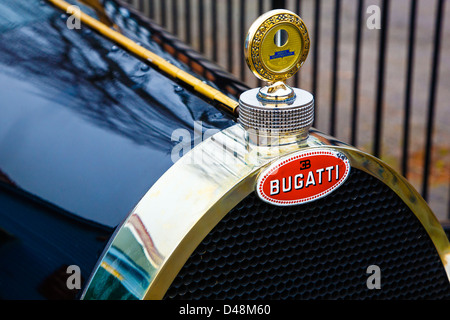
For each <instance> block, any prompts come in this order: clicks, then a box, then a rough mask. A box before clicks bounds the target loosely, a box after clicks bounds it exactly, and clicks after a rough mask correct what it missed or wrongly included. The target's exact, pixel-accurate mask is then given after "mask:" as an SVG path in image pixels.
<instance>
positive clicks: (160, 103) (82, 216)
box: [0, 0, 234, 299]
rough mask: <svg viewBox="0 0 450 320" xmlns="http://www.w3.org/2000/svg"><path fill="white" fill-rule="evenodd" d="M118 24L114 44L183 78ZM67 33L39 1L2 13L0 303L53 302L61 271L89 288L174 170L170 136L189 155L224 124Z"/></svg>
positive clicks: (121, 17) (21, 2)
mask: <svg viewBox="0 0 450 320" xmlns="http://www.w3.org/2000/svg"><path fill="white" fill-rule="evenodd" d="M73 3H75V4H77V5H79V6H80V7H81V8H82V10H83V11H85V12H87V13H89V14H91V15H93V16H95V12H94V11H92V10H91V9H90V8H88V7H85V6H83V4H81V3H77V2H73ZM110 5H113V2H111V3H110ZM116 9H117V8H116ZM117 12H118V13H116V14H115V16H114V17H113V19H114V21H115V23H117V25H118V26H119V27H120V29H121V31H122V32H123V33H125V34H126V35H128V36H130V37H132V38H133V39H134V40H135V41H139V42H140V43H141V44H142V45H143V46H145V47H147V48H148V49H150V50H152V51H153V52H155V53H156V54H159V55H161V56H163V57H164V58H165V59H167V60H169V61H170V62H171V63H173V64H175V65H177V66H178V67H180V68H182V69H184V70H186V71H188V72H191V71H190V70H189V68H188V67H187V66H185V65H183V64H182V63H180V62H178V61H176V60H175V59H174V58H173V57H172V56H170V55H169V54H168V53H166V52H164V51H163V50H162V49H161V48H160V46H159V45H158V44H157V43H155V42H153V41H152V40H151V33H150V31H148V30H147V29H146V28H145V26H141V25H140V24H139V23H140V22H139V21H138V20H136V19H131V18H130V16H129V14H128V11H127V10H126V9H120V10H119V9H117ZM66 21H67V15H65V14H64V13H62V12H60V11H59V10H57V9H56V8H54V7H52V6H51V5H50V4H49V3H47V2H45V1H29V0H3V1H2V2H0V275H1V276H0V298H14V299H15V298H19V299H21V298H33V299H34V298H63V297H64V294H62V293H61V292H62V291H58V290H62V289H61V288H63V289H64V288H65V280H64V279H65V278H64V277H67V274H66V273H65V270H66V269H65V268H66V266H68V265H78V266H79V267H80V268H81V271H82V275H83V277H84V279H87V278H88V277H89V275H90V272H91V270H92V268H93V267H94V265H95V263H96V261H97V259H98V257H99V255H100V253H101V251H102V250H103V248H104V246H105V245H106V242H107V240H108V238H109V237H110V236H111V234H112V232H113V231H114V228H115V227H117V226H118V225H120V223H121V222H122V221H123V220H124V219H125V218H126V217H127V215H128V213H129V212H130V211H131V210H132V209H133V208H134V206H135V205H136V204H137V203H138V202H139V200H140V199H141V197H142V196H143V195H144V194H145V193H146V192H147V191H148V189H149V188H150V187H151V186H152V185H153V184H154V183H155V181H156V180H157V179H158V178H159V177H160V176H161V175H162V174H163V173H164V172H165V171H166V170H167V169H168V168H169V167H170V166H171V165H172V164H173V163H174V159H173V157H172V150H173V147H174V146H175V145H176V144H178V143H180V141H179V140H178V137H177V136H175V139H173V137H172V135H173V133H174V132H176V130H177V129H179V130H184V131H183V132H187V133H188V136H189V137H190V141H183V142H184V143H186V142H187V143H188V144H189V143H191V144H192V145H194V144H195V143H197V142H199V141H195V140H196V138H201V133H202V132H204V131H206V130H208V129H217V130H219V129H222V128H225V127H228V126H230V125H231V124H233V123H234V122H233V121H232V119H231V118H229V117H227V116H225V115H223V114H222V113H221V112H219V111H218V110H217V109H215V108H214V107H212V106H211V105H209V104H208V103H207V102H205V101H203V100H202V99H200V98H199V97H197V96H196V95H194V94H193V93H191V92H189V91H188V90H187V89H184V88H182V87H180V86H179V85H178V84H177V83H175V82H174V81H173V80H171V79H169V78H168V77H166V76H164V75H162V74H161V73H159V72H157V71H156V70H153V69H152V68H150V67H149V66H147V65H145V64H144V63H143V62H142V61H140V60H138V59H137V58H136V57H134V56H131V55H130V54H128V53H127V52H126V51H125V50H123V49H121V48H119V47H116V46H115V44H114V43H112V42H110V41H108V40H107V39H105V38H103V37H102V36H100V35H98V34H96V33H95V32H93V31H91V30H90V29H88V28H87V27H84V26H82V28H81V29H80V30H76V29H69V28H68V27H67V25H66ZM194 127H196V128H201V129H199V130H200V131H201V132H197V133H194ZM61 279H62V280H61ZM65 289H67V288H65ZM72 297H73V296H72Z"/></svg>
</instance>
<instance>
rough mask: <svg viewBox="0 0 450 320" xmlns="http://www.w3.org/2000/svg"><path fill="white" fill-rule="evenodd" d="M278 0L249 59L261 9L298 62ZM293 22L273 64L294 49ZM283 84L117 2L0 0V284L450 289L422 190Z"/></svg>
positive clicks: (6, 295)
mask: <svg viewBox="0 0 450 320" xmlns="http://www.w3.org/2000/svg"><path fill="white" fill-rule="evenodd" d="M73 4H75V5H76V7H73V6H72V5H73ZM78 9H79V10H78ZM268 14H269V15H265V16H263V17H262V18H260V19H259V20H257V21H256V22H255V23H256V25H255V28H256V29H253V30H250V33H249V34H251V35H252V37H251V39H247V40H248V42H247V47H246V50H247V52H248V57H249V58H248V59H249V60H251V61H249V63H250V65H252V63H255V61H254V60H252V59H256V58H255V57H253V56H252V52H253V53H255V52H256V51H252V52H250V51H251V50H256V49H255V48H256V47H253V45H256V44H257V43H258V41H261V43H262V42H264V41H265V40H264V39H265V38H261V39H262V40H261V39H259V40H258V37H261V34H259V33H258V32H259V31H261V30H262V29H260V28H261V26H264V24H265V23H269V22H270V23H274V25H275V24H276V23H275V22H277V23H278V22H280V23H282V25H283V26H284V27H283V28H286V29H287V30H288V31H289V32H292V33H290V36H291V37H298V39H300V40H298V41H300V42H299V43H301V45H302V52H303V53H302V54H301V55H300V57H299V58H298V59H305V58H306V55H307V50H308V48H309V42H308V41H309V38H308V36H307V32H306V31H305V30H306V29H304V25H303V23H302V21H301V19H300V20H299V19H298V17H297V16H296V15H294V14H291V13H289V12H287V11H275V12H269V13H268ZM270 19H272V20H270ZM268 21H269V22H268ZM274 21H275V22H274ZM77 23H80V24H79V25H78V26H77ZM283 23H284V24H283ZM267 26H268V27H267ZM266 27H267V28H266V29H264V31H261V32H263V35H264V34H265V33H264V32H272V31H273V32H275V31H276V30H275V31H274V30H272V29H271V28H272V27H273V26H272V25H270V24H269V25H266ZM277 28H279V26H278V27H277ZM291 29H292V30H291ZM297 31H298V32H299V33H295V32H297ZM279 35H280V34H279ZM270 37H273V36H270ZM270 37H268V38H270ZM284 38H285V37H283V34H281V36H278V38H277V39H278V40H277V41H279V42H277V41H275V45H274V44H272V45H271V46H270V48H269V49H267V50H269V51H270V50H272V51H270V57H271V58H270V61H269V60H267V61H269V62H267V61H266V62H265V63H266V64H267V65H269V67H270V63H272V62H273V61H272V60H275V59H278V58H280V59H281V58H285V57H290V56H295V55H296V54H298V53H294V51H296V50H297V49H295V50H290V49H286V50H284V49H283V50H281V49H277V47H279V48H282V47H283V46H284V43H286V41H287V40H286V39H284ZM263 40H264V41H263ZM296 45H299V44H298V43H297V44H296ZM272 47H273V48H272ZM274 48H275V49H274ZM273 50H279V51H273ZM295 57H296V56H295ZM296 59H297V58H296ZM298 61H299V60H297V62H298ZM302 61H303V60H302ZM297 62H295V64H296V66H297V67H300V65H301V63H297ZM273 63H274V66H273V68H276V67H278V66H276V65H275V62H273ZM253 66H254V70H253V71H254V72H255V73H256V74H257V75H258V74H259V75H261V73H263V75H262V76H261V77H262V79H268V77H270V75H267V74H264V72H262V71H261V70H262V67H261V66H259V67H258V65H257V64H253ZM294 71H296V70H294ZM283 74H287V73H286V72H285V73H283ZM287 76H289V74H288V75H287ZM280 79H281V78H280ZM280 79H278V78H277V79H275V80H277V81H278V80H280ZM282 80H283V79H281V82H283V81H282ZM279 85H280V86H281V89H280V88H275V89H274V88H273V87H271V86H269V87H264V88H266V89H264V88H261V89H259V88H255V89H250V88H248V87H247V86H246V85H245V84H243V83H241V82H240V81H238V80H237V79H236V78H234V77H233V76H232V75H230V74H229V73H227V72H225V71H223V70H222V69H221V68H220V67H218V66H217V65H215V64H214V63H211V62H210V61H208V60H207V59H205V58H204V57H203V56H201V55H200V54H198V53H197V52H195V51H194V50H193V49H191V48H190V47H189V46H187V45H185V44H183V43H182V42H181V41H179V40H178V39H177V38H175V37H174V36H172V35H171V34H169V33H168V32H167V31H165V30H164V29H163V28H161V27H159V26H158V25H156V24H155V23H154V22H153V21H151V20H149V19H147V18H145V17H144V16H142V15H141V14H140V13H138V12H136V11H134V10H132V9H131V8H129V7H126V6H124V4H123V3H121V2H118V1H114V0H104V1H94V0H90V1H88V0H85V1H79V2H75V1H72V2H71V3H67V2H65V1H62V0H47V1H29V0H2V1H0V298H2V299H442V298H449V297H450V284H449V277H450V265H449V261H448V258H449V254H450V245H449V241H448V238H447V236H446V234H445V231H444V229H443V228H442V226H441V225H440V223H439V222H438V220H437V219H436V218H435V216H434V215H433V213H432V211H431V210H430V208H429V207H428V206H427V204H426V203H425V201H424V200H423V199H422V198H421V196H420V195H419V194H418V192H417V191H415V190H414V188H413V187H412V186H411V185H410V184H409V183H408V181H406V180H405V179H404V178H403V177H402V176H400V175H399V174H398V173H396V172H395V171H394V170H392V169H391V168H390V167H389V166H388V165H386V164H385V163H384V162H382V161H381V160H379V159H377V158H375V157H373V156H371V155H369V154H367V153H365V152H362V151H360V150H358V149H356V148H354V147H352V146H350V145H348V144H346V143H344V142H341V141H338V140H337V139H335V138H333V137H329V136H326V135H325V134H323V133H321V132H319V131H317V130H316V129H314V128H312V127H311V121H312V117H313V113H314V109H313V108H314V99H313V96H312V95H311V94H310V93H308V92H306V91H304V90H301V89H297V88H294V89H292V91H289V90H288V89H289V88H286V87H283V84H282V83H281V84H279ZM272 89H273V90H272ZM280 90H281V91H280ZM286 90H287V91H289V94H288V95H289V97H287V96H286V99H285V98H284V95H283V94H284V91H286ZM273 92H275V93H276V94H275V95H273V94H272V93H273ZM280 92H281V95H278V94H280ZM261 95H262V96H261ZM260 96H261V97H262V98H261V99H260ZM280 96H282V97H283V98H282V99H281V98H280ZM264 99H266V100H264ZM280 99H281V100H280ZM289 99H290V100H289ZM271 100H272V101H271ZM280 101H281V102H280Z"/></svg>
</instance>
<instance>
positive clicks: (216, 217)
mask: <svg viewBox="0 0 450 320" xmlns="http://www.w3.org/2000/svg"><path fill="white" fill-rule="evenodd" d="M258 173H259V170H257V171H254V172H252V173H251V174H250V175H249V176H247V177H246V178H245V179H243V180H241V182H240V183H239V184H238V185H236V186H235V187H234V188H233V189H231V190H230V191H229V192H228V193H227V194H226V195H225V196H224V197H223V198H222V199H220V201H218V202H216V203H215V204H214V205H213V206H212V207H211V208H210V209H209V210H208V211H206V212H205V214H204V215H203V216H202V217H201V219H200V220H199V221H198V222H197V223H196V224H195V226H193V228H192V229H191V231H190V232H189V233H188V234H187V235H186V236H185V237H184V238H183V240H182V241H181V242H180V244H179V245H178V246H177V248H176V249H175V250H174V252H173V254H172V255H171V256H170V257H169V258H168V259H167V261H166V262H165V264H164V265H163V266H162V267H161V269H160V270H159V272H158V274H157V275H156V277H155V279H154V280H153V282H152V283H151V284H150V287H149V289H148V291H147V293H146V295H145V297H144V299H148V300H160V299H162V298H163V297H164V295H165V294H166V292H167V290H168V288H169V287H170V285H171V283H172V282H173V280H174V279H175V278H176V276H177V275H178V272H179V271H180V270H181V268H182V267H183V266H184V264H185V263H186V261H187V260H188V259H189V257H190V256H191V254H192V253H193V252H194V250H195V249H196V248H197V246H198V245H199V244H200V243H201V242H202V241H203V239H204V238H205V237H206V236H207V235H208V233H210V232H211V230H212V229H213V228H214V227H215V226H216V225H217V224H218V223H219V222H220V221H221V220H222V219H223V217H225V215H226V214H227V213H228V212H230V211H231V210H232V209H233V208H234V207H235V206H236V205H237V204H239V202H241V201H242V200H243V199H244V198H245V197H247V196H248V195H249V194H250V193H252V192H253V191H254V183H253V182H254V181H256V177H257V176H258Z"/></svg>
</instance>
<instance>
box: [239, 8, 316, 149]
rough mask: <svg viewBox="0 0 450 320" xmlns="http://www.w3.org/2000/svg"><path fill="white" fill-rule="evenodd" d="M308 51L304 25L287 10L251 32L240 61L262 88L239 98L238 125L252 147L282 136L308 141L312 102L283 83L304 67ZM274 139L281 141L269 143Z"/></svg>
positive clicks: (256, 24) (263, 20) (271, 15)
mask: <svg viewBox="0 0 450 320" xmlns="http://www.w3.org/2000/svg"><path fill="white" fill-rule="evenodd" d="M309 48H310V40H309V36H308V31H307V29H306V26H305V24H304V23H303V20H302V19H301V18H300V17H299V16H298V15H296V14H295V13H293V12H291V11H288V10H284V9H277V10H272V11H269V12H267V13H265V14H263V15H262V16H260V17H259V18H258V19H257V20H256V21H255V22H254V23H253V24H252V26H251V27H250V29H249V31H248V34H247V37H246V41H245V46H244V53H245V59H246V61H247V64H248V66H249V68H250V70H251V71H252V72H253V74H255V76H256V77H257V78H259V79H261V80H263V81H265V82H266V83H267V85H266V86H264V87H262V88H255V89H251V90H247V91H245V92H243V93H242V94H241V96H240V98H239V118H238V122H239V123H240V124H241V125H242V126H243V127H244V128H245V129H246V130H247V131H248V132H249V133H250V136H251V137H252V138H251V139H250V140H252V141H253V142H254V143H256V144H269V145H270V143H271V141H272V142H273V141H277V142H278V143H279V141H281V140H283V138H286V137H296V139H295V140H298V139H306V138H307V137H308V132H309V128H310V127H311V125H312V123H313V121H314V97H313V95H312V94H311V93H309V92H307V91H305V90H302V89H298V88H291V87H290V86H288V85H287V84H286V80H287V79H289V78H290V77H292V76H293V75H295V73H296V72H297V71H298V70H299V69H300V67H301V66H302V65H303V63H304V62H305V60H306V57H307V56H308V52H309ZM273 137H278V138H280V139H270V138H273ZM262 141H264V143H261V142H262Z"/></svg>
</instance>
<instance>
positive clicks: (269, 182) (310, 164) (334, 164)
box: [256, 148, 350, 206]
mask: <svg viewBox="0 0 450 320" xmlns="http://www.w3.org/2000/svg"><path fill="white" fill-rule="evenodd" d="M349 173H350V162H349V160H348V159H347V157H346V156H345V155H344V154H343V153H342V152H339V151H336V150H332V149H323V148H314V149H308V150H305V151H300V152H296V153H293V154H291V155H289V156H288V157H286V158H282V159H280V160H278V161H276V162H274V163H273V164H271V165H270V166H269V167H268V168H267V169H266V170H264V172H262V173H261V175H260V176H259V178H258V181H257V184H256V191H257V193H258V195H259V197H260V198H261V199H262V200H264V201H266V202H269V203H272V204H275V205H279V206H289V205H295V204H300V203H306V202H310V201H314V200H317V199H319V198H322V197H324V196H326V195H327V194H329V193H331V192H333V191H334V190H336V189H337V188H338V187H339V186H340V185H341V184H342V183H344V181H345V180H346V179H347V177H348V175H349Z"/></svg>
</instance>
